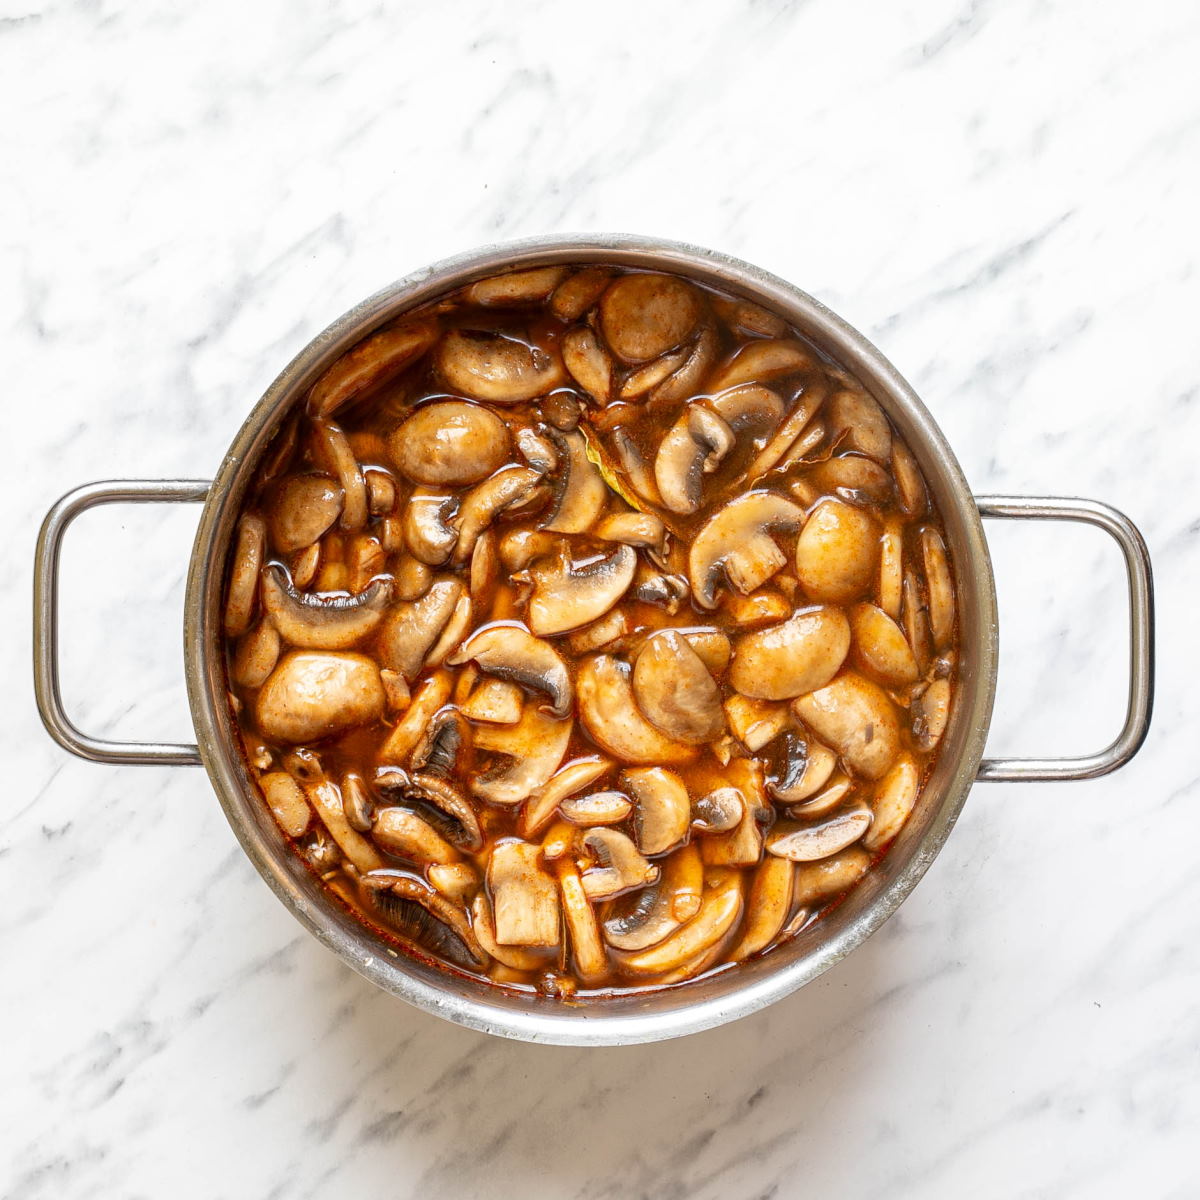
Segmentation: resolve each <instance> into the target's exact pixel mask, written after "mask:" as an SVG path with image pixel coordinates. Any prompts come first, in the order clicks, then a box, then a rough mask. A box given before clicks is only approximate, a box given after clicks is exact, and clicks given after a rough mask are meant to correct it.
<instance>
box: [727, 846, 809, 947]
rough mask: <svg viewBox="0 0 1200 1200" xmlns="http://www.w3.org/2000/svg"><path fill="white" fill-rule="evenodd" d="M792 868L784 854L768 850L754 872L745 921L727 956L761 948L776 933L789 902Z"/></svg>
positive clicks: (766, 944) (776, 935) (765, 945)
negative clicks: (736, 940) (780, 855)
mask: <svg viewBox="0 0 1200 1200" xmlns="http://www.w3.org/2000/svg"><path fill="white" fill-rule="evenodd" d="M795 873H796V868H795V867H794V866H793V865H792V863H791V861H790V860H789V859H786V858H777V857H776V856H775V855H773V854H768V855H767V856H766V857H765V858H764V859H763V860H762V862H761V863H760V864H759V866H758V870H757V871H755V873H754V882H753V883H752V884H751V885H750V896H749V898H748V900H747V901H746V924H745V926H744V927H743V929H742V935H741V937H740V939H739V940H738V943H737V945H736V946H735V947H734V948H733V950H731V951H730V953H729V957H730V959H732V960H733V961H735V962H741V961H742V960H743V959H747V958H749V957H750V956H751V955H754V954H757V953H758V952H759V951H760V950H765V949H766V948H767V947H768V946H769V945H770V944H771V943H772V942H773V941H774V940H775V939H776V938H777V937H778V936H779V933H780V931H781V930H782V929H783V924H784V922H785V921H786V920H787V916H788V911H789V910H790V909H791V906H792V884H793V877H794V876H795Z"/></svg>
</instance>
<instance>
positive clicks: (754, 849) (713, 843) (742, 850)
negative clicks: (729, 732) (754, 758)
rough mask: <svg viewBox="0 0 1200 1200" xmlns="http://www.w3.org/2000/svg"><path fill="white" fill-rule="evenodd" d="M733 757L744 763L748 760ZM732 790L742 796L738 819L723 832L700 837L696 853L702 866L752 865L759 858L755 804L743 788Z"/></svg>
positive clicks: (759, 828)
mask: <svg viewBox="0 0 1200 1200" xmlns="http://www.w3.org/2000/svg"><path fill="white" fill-rule="evenodd" d="M737 761H738V762H747V763H748V762H750V761H751V760H749V759H738V760H737ZM730 765H732V763H731V764H730ZM734 790H735V791H737V792H739V794H741V796H742V815H741V819H740V820H739V821H738V823H737V824H736V825H735V826H734V827H733V828H732V829H731V830H729V831H728V832H727V833H714V834H710V835H709V836H707V837H705V838H703V839H702V840H701V843H700V857H701V858H702V859H703V860H704V864H705V866H714V867H752V866H753V865H754V864H755V863H756V862H758V860H759V859H760V858H762V851H763V832H762V826H761V825H759V823H758V816H757V813H756V808H757V805H755V804H754V803H753V802H751V801H750V799H749V797H748V796H747V794H746V790H743V789H742V788H735V789H734Z"/></svg>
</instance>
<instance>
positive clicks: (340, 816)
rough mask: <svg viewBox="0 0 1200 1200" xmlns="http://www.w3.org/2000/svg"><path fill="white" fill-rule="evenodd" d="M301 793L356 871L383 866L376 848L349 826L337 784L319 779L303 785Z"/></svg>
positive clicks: (370, 869) (372, 869)
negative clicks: (302, 792)
mask: <svg viewBox="0 0 1200 1200" xmlns="http://www.w3.org/2000/svg"><path fill="white" fill-rule="evenodd" d="M304 794H305V795H306V796H307V797H308V802H309V803H310V804H311V805H312V807H313V810H314V811H315V812H316V814H317V816H318V817H320V818H321V824H322V825H324V826H325V828H326V829H327V830H329V835H330V837H332V838H333V840H334V841H335V842H336V843H337V845H338V849H339V850H341V852H342V853H343V854H344V855H345V856H346V857H347V858H348V859H349V860H350V862H352V863H353V864H354V868H355V870H357V871H360V872H363V873H365V872H367V871H374V870H377V869H378V868H379V867H382V866H383V859H382V858H380V856H379V851H378V850H376V849H375V847H374V846H372V845H371V843H370V842H368V841H367V839H366V838H365V837H363V836H362V834H361V833H358V832H356V831H355V830H354V829H352V828H351V827H350V823H349V821H347V820H346V813H345V811H344V809H343V808H342V794H341V792H339V791H338V789H337V785H336V784H334V783H332V782H331V781H330V780H328V779H318V780H317V781H316V782H315V783H307V784H305V785H304Z"/></svg>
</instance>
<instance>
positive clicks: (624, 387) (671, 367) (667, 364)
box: [619, 346, 691, 400]
mask: <svg viewBox="0 0 1200 1200" xmlns="http://www.w3.org/2000/svg"><path fill="white" fill-rule="evenodd" d="M690 353H691V347H690V346H680V348H679V349H678V350H671V351H669V352H668V353H666V354H663V355H661V356H660V357H658V358H654V359H651V360H650V362H648V363H646V364H645V365H644V366H641V367H637V368H636V369H635V370H633V371H630V372H629V374H628V375H626V376H625V382H624V383H622V384H621V391H620V393H619V394H620V397H621V399H622V400H636V399H637V398H638V396H641V395H644V394H645V393H646V392H648V391H650V389H651V388H656V387H658V386H659V384H661V383H663V382H665V381H666V378H667V376H668V375H672V374H674V372H676V371H677V370H678V369H679V368H680V367H681V366H683V364H684V363H685V362H686V361H687V357H688V355H689V354H690Z"/></svg>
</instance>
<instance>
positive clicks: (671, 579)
mask: <svg viewBox="0 0 1200 1200" xmlns="http://www.w3.org/2000/svg"><path fill="white" fill-rule="evenodd" d="M634 583H635V586H634V589H633V598H634V599H635V600H638V601H640V602H641V603H642V604H657V605H658V607H659V608H665V609H666V610H667V612H668V613H670V614H671V615H672V616H674V615H675V614H676V613H677V612H678V611H679V610H680V608H682V607H683V602H684V601H685V600H686V599H687V598H688V593H689V592H690V590H691V589H690V588H689V587H688V581H687V580H686V579H684V577H683V576H682V575H664V574H662V573H660V572H658V571H651V570H650V569H649V567H647V566H646V564H645V563H639V564H638V567H637V570H636V572H635V573H634Z"/></svg>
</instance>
